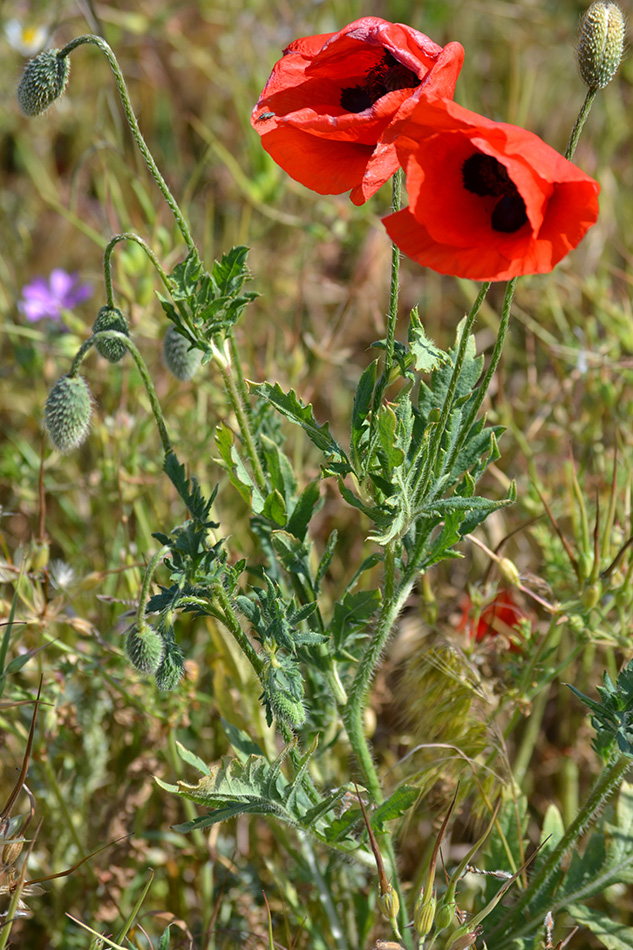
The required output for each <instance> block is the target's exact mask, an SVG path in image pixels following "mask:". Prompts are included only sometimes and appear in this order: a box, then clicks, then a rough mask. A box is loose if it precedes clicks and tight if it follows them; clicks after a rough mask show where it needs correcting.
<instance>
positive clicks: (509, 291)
mask: <svg viewBox="0 0 633 950" xmlns="http://www.w3.org/2000/svg"><path fill="white" fill-rule="evenodd" d="M517 279H518V278H517V277H513V278H512V280H509V281H508V283H507V285H506V294H505V297H504V300H503V310H502V311H501V322H500V323H499V330H498V332H497V340H496V342H495V346H494V349H493V351H492V356H491V357H490V363H489V364H488V369H487V370H486V373H485V376H484V378H483V380H482V382H481V384H480V385H479V386H478V387H477V389H476V390H475V392H474V400H473V404H472V406H471V407H470V412H469V413H468V418H467V419H466V421H465V422H464V423H463V424H462V426H461V433H460V437H459V439H458V440H457V442H456V443H455V446H454V448H453V451H452V453H451V457H450V459H449V462H448V467H447V470H448V471H450V470H451V468H452V467H453V465H454V464H455V460H456V458H457V456H458V455H459V453H460V452H461V450H462V447H463V445H464V442H465V441H466V438H467V437H468V433H469V432H470V430H471V429H472V427H473V424H474V423H475V420H476V419H477V413H478V412H479V410H480V409H481V404H482V402H483V401H484V399H485V397H486V393H487V392H488V387H489V386H490V383H491V381H492V377H493V376H494V374H495V372H496V369H497V366H498V365H499V360H500V359H501V351H502V350H503V344H504V341H505V338H506V333H507V332H508V325H509V323H510V310H511V309H512V300H513V299H514V288H515V287H516V282H517Z"/></svg>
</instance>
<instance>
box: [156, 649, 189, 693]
mask: <svg viewBox="0 0 633 950" xmlns="http://www.w3.org/2000/svg"><path fill="white" fill-rule="evenodd" d="M184 672H185V658H184V656H183V654H182V650H181V649H180V647H179V646H178V644H177V643H176V641H175V640H167V642H166V643H165V655H164V657H163V660H162V662H161V664H160V666H159V667H158V669H157V670H156V673H155V674H154V679H155V681H156V685H157V687H158V688H159V689H160V690H161V691H162V692H163V693H170V692H171V691H172V689H176V687H177V686H178V683H179V682H180V680H181V679H182V675H183V673H184Z"/></svg>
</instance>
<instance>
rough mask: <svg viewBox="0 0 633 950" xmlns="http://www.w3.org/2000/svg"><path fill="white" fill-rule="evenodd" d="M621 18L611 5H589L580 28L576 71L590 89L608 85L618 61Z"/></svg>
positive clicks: (601, 3) (622, 48)
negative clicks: (577, 69)
mask: <svg viewBox="0 0 633 950" xmlns="http://www.w3.org/2000/svg"><path fill="white" fill-rule="evenodd" d="M623 51H624V17H623V15H622V11H621V10H620V8H619V7H618V6H617V5H616V4H615V3H604V2H602V0H598V2H597V3H592V4H591V6H590V7H589V9H588V10H587V12H586V13H585V15H584V17H583V18H582V23H581V25H580V37H579V40H578V50H577V56H578V68H579V70H580V76H581V79H582V81H583V82H584V83H585V84H586V85H587V86H589V88H590V89H602V88H603V87H604V86H608V85H609V83H610V82H611V80H612V79H613V77H614V76H615V74H616V72H617V71H618V66H619V65H620V63H621V61H622V53H623Z"/></svg>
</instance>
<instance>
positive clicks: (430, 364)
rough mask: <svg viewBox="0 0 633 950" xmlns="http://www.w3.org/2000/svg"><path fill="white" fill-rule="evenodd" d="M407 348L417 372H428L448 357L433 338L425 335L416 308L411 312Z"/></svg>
mask: <svg viewBox="0 0 633 950" xmlns="http://www.w3.org/2000/svg"><path fill="white" fill-rule="evenodd" d="M414 314H415V316H414ZM409 350H410V352H411V354H412V355H413V362H414V365H415V368H416V369H417V371H418V372H419V373H430V372H431V370H434V369H437V367H438V366H441V365H442V363H445V362H446V360H447V359H448V356H447V354H446V353H445V352H444V350H441V349H440V348H439V347H438V346H436V345H435V343H434V342H433V340H431V339H430V338H429V337H428V336H427V335H426V332H425V330H424V327H423V326H422V323H421V322H420V319H419V317H418V314H417V309H416V310H415V311H412V312H411V323H410V326H409Z"/></svg>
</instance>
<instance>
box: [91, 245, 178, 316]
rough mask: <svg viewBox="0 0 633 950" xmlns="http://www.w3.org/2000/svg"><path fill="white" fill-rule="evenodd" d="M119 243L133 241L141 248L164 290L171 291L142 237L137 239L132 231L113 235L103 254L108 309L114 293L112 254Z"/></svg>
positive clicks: (167, 280) (111, 304)
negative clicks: (154, 269) (155, 271)
mask: <svg viewBox="0 0 633 950" xmlns="http://www.w3.org/2000/svg"><path fill="white" fill-rule="evenodd" d="M120 241H134V242H135V243H136V244H138V245H139V247H142V248H143V250H144V251H145V253H146V254H147V256H148V257H149V259H150V261H151V262H152V264H153V265H154V267H155V268H156V270H157V271H158V274H159V276H160V279H161V280H162V282H163V284H164V285H165V289H166V290H168V291H171V282H170V280H169V277H168V276H167V274H166V273H165V271H164V270H163V268H162V266H161V263H160V261H159V260H158V258H157V257H156V255H155V254H154V252H153V250H152V249H151V247H150V246H149V244H147V243H146V242H145V241H144V240H143V238H142V237H139V235H138V234H134V233H133V232H132V231H126V232H125V233H124V234H115V235H114V237H111V238H110V240H109V241H108V243H107V245H106V249H105V251H104V253H103V278H104V281H105V291H106V303H107V305H108V307H114V293H113V290H112V252H113V250H114V248H115V246H116V245H117V244H118V243H119V242H120Z"/></svg>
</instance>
